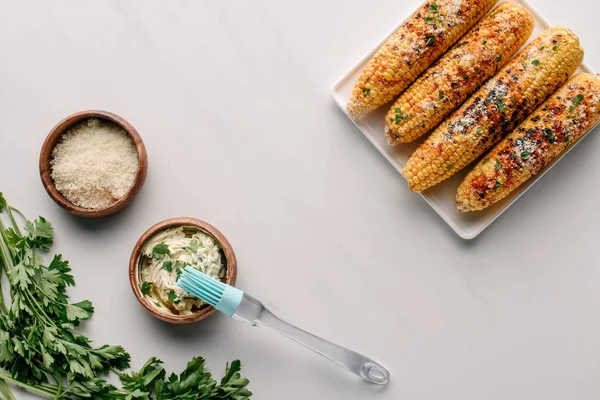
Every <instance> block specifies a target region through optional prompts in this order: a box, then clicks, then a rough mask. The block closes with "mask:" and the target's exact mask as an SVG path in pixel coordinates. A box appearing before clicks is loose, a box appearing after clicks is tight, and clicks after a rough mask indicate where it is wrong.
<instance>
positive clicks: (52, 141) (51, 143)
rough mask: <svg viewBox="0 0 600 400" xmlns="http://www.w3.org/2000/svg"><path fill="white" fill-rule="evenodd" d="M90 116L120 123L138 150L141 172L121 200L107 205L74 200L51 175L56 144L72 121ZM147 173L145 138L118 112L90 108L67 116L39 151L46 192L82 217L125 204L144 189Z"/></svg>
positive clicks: (68, 209)
mask: <svg viewBox="0 0 600 400" xmlns="http://www.w3.org/2000/svg"><path fill="white" fill-rule="evenodd" d="M89 118H98V119H104V120H108V121H111V122H114V123H115V124H117V125H119V126H120V127H121V128H123V129H124V130H125V132H127V134H128V135H129V136H131V138H132V139H133V142H134V143H135V147H136V149H137V153H138V163H139V165H138V173H137V176H136V177H135V180H134V181H133V185H132V186H131V188H130V189H129V191H128V192H127V193H126V194H125V196H123V197H121V198H120V199H119V200H117V201H116V202H114V203H113V204H111V205H110V206H108V207H106V208H95V209H90V208H83V207H80V206H77V205H75V204H73V203H71V202H70V201H69V200H67V199H66V198H65V197H64V196H63V195H62V194H61V193H60V192H59V191H58V190H56V186H55V185H54V180H53V179H52V176H51V173H52V168H51V166H50V161H51V160H52V150H54V147H55V146H56V144H57V143H58V141H59V140H60V137H61V136H62V134H63V133H65V132H66V131H67V130H69V128H71V127H73V125H75V124H76V123H78V122H81V121H83V120H86V119H89ZM147 173H148V155H147V153H146V147H145V146H144V142H143V141H142V138H141V137H140V135H139V133H138V132H137V131H136V130H135V128H134V127H133V126H132V125H131V124H130V123H129V122H127V121H125V120H124V119H123V118H121V117H119V116H118V115H115V114H112V113H109V112H107V111H100V110H89V111H81V112H78V113H75V114H72V115H69V116H68V117H67V118H65V119H63V120H62V121H60V122H59V123H58V124H57V125H56V126H55V127H54V128H52V130H51V131H50V133H49V134H48V136H47V137H46V140H45V141H44V144H43V146H42V151H41V153H40V176H41V178H42V183H43V184H44V188H45V189H46V192H48V194H49V195H50V197H52V200H54V201H55V202H56V204H58V205H59V206H61V207H62V208H64V209H65V210H67V211H68V212H70V213H71V214H75V215H78V216H80V217H90V218H94V217H105V216H107V215H110V214H113V213H116V212H117V211H119V210H121V209H123V208H125V207H126V206H127V205H128V204H129V203H130V202H131V200H133V198H134V197H135V196H136V195H137V194H138V193H139V191H140V190H141V189H142V186H143V185H144V182H145V181H146V174H147Z"/></svg>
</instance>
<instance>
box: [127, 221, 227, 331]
mask: <svg viewBox="0 0 600 400" xmlns="http://www.w3.org/2000/svg"><path fill="white" fill-rule="evenodd" d="M185 266H190V267H192V268H196V269H198V270H200V271H202V272H203V273H205V274H208V275H209V276H212V277H213V278H215V279H219V280H221V281H222V282H224V283H227V284H228V285H231V286H233V285H234V284H235V280H236V277H237V261H236V258H235V253H234V252H233V248H232V247H231V244H229V241H228V240H227V239H226V238H225V236H223V234H222V233H221V232H220V231H219V230H218V229H217V228H215V227H214V226H212V225H210V224H209V223H207V222H204V221H201V220H198V219H194V218H183V217H182V218H172V219H168V220H165V221H162V222H159V223H158V224H156V225H154V226H153V227H151V228H150V229H148V230H147V231H146V232H145V233H144V234H143V235H142V237H140V239H139V240H138V241H137V243H136V244H135V247H134V248H133V252H132V253H131V258H130V259H129V282H130V284H131V289H132V290H133V294H134V295H135V297H136V298H137V300H138V301H139V302H140V304H141V305H142V306H143V307H144V308H145V309H146V310H147V311H148V312H149V313H150V314H152V315H153V316H154V317H156V318H158V319H160V320H163V321H166V322H170V323H173V324H188V323H192V322H197V321H200V320H203V319H205V318H208V317H209V316H211V315H212V314H214V312H215V311H216V310H215V309H214V308H213V307H212V306H210V305H208V304H206V303H203V302H202V301H200V300H199V299H197V298H196V297H194V296H193V295H191V294H190V293H187V292H186V291H184V290H183V289H181V288H179V287H178V286H177V284H176V282H177V278H178V277H179V275H180V274H181V272H182V270H183V268H184V267H185Z"/></svg>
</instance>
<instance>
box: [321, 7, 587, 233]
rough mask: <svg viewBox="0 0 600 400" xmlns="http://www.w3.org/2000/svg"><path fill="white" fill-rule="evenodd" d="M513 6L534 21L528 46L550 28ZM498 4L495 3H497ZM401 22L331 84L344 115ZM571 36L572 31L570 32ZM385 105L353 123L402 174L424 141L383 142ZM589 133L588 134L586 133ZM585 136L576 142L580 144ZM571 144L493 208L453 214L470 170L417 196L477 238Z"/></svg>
mask: <svg viewBox="0 0 600 400" xmlns="http://www.w3.org/2000/svg"><path fill="white" fill-rule="evenodd" d="M512 1H514V2H515V3H518V4H521V5H523V6H524V7H525V8H527V9H528V10H529V11H530V12H531V14H532V15H533V17H534V19H535V28H534V30H533V33H532V34H531V37H530V38H529V41H528V42H527V43H529V42H530V41H531V40H533V39H534V38H536V37H537V36H539V35H540V34H541V33H542V32H543V31H545V30H546V29H548V28H549V27H551V26H552V25H551V24H550V23H549V22H548V21H547V20H546V18H544V17H543V16H542V15H541V14H540V13H539V12H538V11H537V10H535V8H533V7H532V6H531V4H529V3H527V2H526V1H525V0H512ZM500 3H502V1H499V2H498V3H497V4H500ZM402 23H404V21H403V22H401V23H400V24H399V25H398V26H396V27H395V28H394V29H393V30H392V31H391V32H390V34H389V35H387V36H386V37H385V38H384V39H383V40H382V41H381V42H379V43H378V44H377V45H376V46H375V47H374V48H373V50H371V51H370V52H369V53H368V54H366V55H365V56H364V57H363V58H362V59H361V60H360V61H359V62H358V64H356V65H355V66H354V67H353V68H352V69H351V70H350V71H348V72H347V73H346V74H344V75H343V76H342V77H341V78H340V79H339V80H338V81H337V82H336V83H335V84H334V85H333V89H332V96H333V98H334V100H335V101H336V103H337V104H338V106H339V107H340V108H341V109H342V110H343V111H344V113H346V115H348V113H347V112H346V103H347V102H348V99H349V98H350V95H351V93H352V88H353V87H354V82H356V80H357V79H358V77H359V75H360V73H361V71H362V70H363V68H364V67H365V65H366V64H367V62H368V61H369V60H370V59H371V57H372V55H373V53H375V51H377V49H378V48H379V47H380V46H381V45H382V44H383V42H385V40H387V38H388V37H389V36H390V35H391V34H392V33H394V32H395V31H396V30H397V29H398V28H399V27H400V25H401V24H402ZM574 31H575V33H577V32H576V29H574ZM577 72H589V73H594V71H593V70H592V68H590V66H589V65H587V64H586V63H585V62H584V63H583V64H582V65H581V66H580V68H579V69H578V70H577ZM389 107H390V106H389V105H387V106H383V107H381V108H380V109H379V110H377V111H375V112H373V113H371V114H369V115H367V116H366V117H364V118H362V119H361V120H359V121H353V122H354V124H355V125H356V126H357V127H358V129H360V131H361V132H362V133H363V134H364V135H365V136H366V137H367V139H369V141H371V143H373V145H374V146H375V148H377V150H379V152H380V153H381V154H383V156H384V157H385V158H386V159H387V160H388V161H389V162H390V163H391V164H392V165H393V166H394V168H396V169H397V170H398V172H400V171H402V167H403V166H404V163H406V161H407V160H408V158H409V157H410V155H411V154H412V153H413V151H414V150H415V149H416V147H417V146H418V145H419V143H421V141H422V140H424V139H425V137H423V138H422V139H421V140H418V141H416V142H413V143H408V144H402V145H399V146H398V147H391V146H389V145H388V144H387V142H386V140H385V136H384V134H383V129H384V118H385V114H386V113H387V111H388V109H389ZM588 133H589V132H588ZM585 136H587V134H586V135H584V136H583V137H582V138H580V139H579V141H581V140H582V139H583V138H584V137H585ZM579 141H578V142H577V143H574V144H573V145H572V146H571V147H570V148H569V149H568V150H567V151H565V152H564V153H563V154H562V155H561V156H560V157H558V158H557V159H555V160H554V161H553V162H552V163H550V164H549V165H548V166H546V168H544V170H542V172H540V174H538V176H537V177H535V178H533V179H531V180H529V181H528V182H526V183H525V184H523V185H522V186H521V187H520V188H519V189H517V190H515V191H514V192H513V193H511V194H510V195H509V196H508V197H507V198H505V199H503V200H502V201H500V202H498V203H496V204H495V205H494V206H492V207H489V208H487V209H485V210H483V211H479V212H473V213H459V212H458V211H456V206H455V201H454V199H455V195H456V189H457V188H458V185H459V184H460V182H461V181H462V179H463V178H464V177H465V175H466V174H467V173H468V172H469V171H470V169H471V167H466V168H465V169H463V170H462V171H460V172H459V173H457V174H455V175H454V176H453V177H452V178H450V179H448V180H446V181H444V182H442V183H440V184H439V185H437V186H435V187H433V188H431V189H429V190H427V191H425V192H423V193H421V196H422V197H423V198H424V199H425V201H426V202H427V203H429V205H430V206H431V207H433V209H434V210H435V211H436V212H437V213H438V214H439V215H440V217H442V218H443V219H444V221H446V222H447V223H448V225H450V226H451V227H452V229H454V231H455V232H456V233H457V234H458V235H459V236H460V237H462V238H463V239H473V238H474V237H475V236H477V235H479V234H480V233H481V232H482V231H483V230H484V229H485V228H487V227H488V226H489V225H490V224H491V223H492V222H493V221H494V220H495V219H496V218H498V217H499V216H500V214H502V213H503V212H504V211H505V210H506V209H507V208H508V207H510V206H511V204H512V203H514V202H515V200H517V199H518V198H519V197H520V196H521V195H522V194H523V193H525V192H526V191H527V189H529V187H530V186H531V185H533V184H534V183H535V182H536V181H537V180H538V179H540V178H541V177H542V176H543V175H544V174H545V173H546V172H547V171H548V170H549V169H550V168H552V166H553V165H554V164H556V163H557V162H558V161H560V159H561V158H562V157H563V156H564V155H565V154H567V153H568V152H569V151H570V150H571V149H573V148H574V147H575V146H576V145H577V144H579Z"/></svg>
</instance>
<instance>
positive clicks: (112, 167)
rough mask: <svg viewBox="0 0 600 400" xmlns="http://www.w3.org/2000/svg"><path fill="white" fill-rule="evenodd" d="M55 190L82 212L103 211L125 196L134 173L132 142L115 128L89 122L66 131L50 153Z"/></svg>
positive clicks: (101, 122) (103, 123) (134, 159)
mask: <svg viewBox="0 0 600 400" xmlns="http://www.w3.org/2000/svg"><path fill="white" fill-rule="evenodd" d="M50 166H51V167H52V179H53V180H54V184H55V186H56V189H57V190H58V191H59V192H60V193H61V194H62V195H63V196H65V197H66V198H67V200H69V201H70V202H72V203H73V204H76V205H78V206H80V207H83V208H89V209H100V208H106V207H108V206H110V205H111V204H113V203H115V202H116V201H117V200H119V199H120V198H122V197H123V196H125V194H126V193H127V192H128V191H129V189H130V188H131V187H132V186H133V182H134V181H135V177H136V175H137V173H138V153H137V149H136V147H135V144H134V142H133V139H132V138H131V137H130V136H129V135H128V134H127V133H126V132H125V131H124V130H123V129H122V128H121V127H120V126H118V125H117V124H115V123H113V122H110V121H105V120H102V121H101V120H99V119H96V118H90V119H89V120H86V121H83V122H80V123H78V124H77V125H75V126H74V127H73V128H71V129H69V130H68V131H67V132H66V133H65V134H64V135H62V137H61V139H60V141H59V142H58V143H57V145H56V147H54V149H53V150H52V161H51V162H50Z"/></svg>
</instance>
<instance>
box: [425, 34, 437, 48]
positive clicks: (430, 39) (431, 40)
mask: <svg viewBox="0 0 600 400" xmlns="http://www.w3.org/2000/svg"><path fill="white" fill-rule="evenodd" d="M434 43H435V35H430V36H427V38H426V40H425V44H426V45H427V46H433V44H434Z"/></svg>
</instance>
